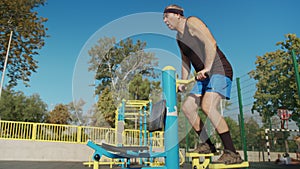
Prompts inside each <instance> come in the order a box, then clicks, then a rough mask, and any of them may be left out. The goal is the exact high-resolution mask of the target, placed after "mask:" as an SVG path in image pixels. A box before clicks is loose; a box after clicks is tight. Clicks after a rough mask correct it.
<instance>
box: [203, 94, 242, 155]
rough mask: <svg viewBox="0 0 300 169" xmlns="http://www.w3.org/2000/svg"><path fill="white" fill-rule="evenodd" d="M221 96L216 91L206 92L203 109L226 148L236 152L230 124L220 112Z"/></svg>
mask: <svg viewBox="0 0 300 169" xmlns="http://www.w3.org/2000/svg"><path fill="white" fill-rule="evenodd" d="M221 98H222V97H221V96H220V95H219V94H218V93H215V92H206V93H205V95H204V96H203V99H202V110H203V111H204V113H205V114H206V115H207V117H208V118H209V119H210V121H211V122H212V124H213V126H214V127H215V128H216V130H217V132H218V134H219V135H220V138H221V140H222V142H223V145H224V148H225V149H227V150H230V151H232V152H236V150H235V148H234V145H233V142H232V139H231V136H230V132H229V128H228V125H227V123H226V121H225V119H224V117H223V116H222V115H221V113H220V112H219V105H220V100H221Z"/></svg>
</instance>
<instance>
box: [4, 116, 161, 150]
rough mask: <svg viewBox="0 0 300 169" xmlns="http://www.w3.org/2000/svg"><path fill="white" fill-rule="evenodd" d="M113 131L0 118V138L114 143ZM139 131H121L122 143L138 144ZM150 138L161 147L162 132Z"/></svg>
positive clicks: (112, 129)
mask: <svg viewBox="0 0 300 169" xmlns="http://www.w3.org/2000/svg"><path fill="white" fill-rule="evenodd" d="M115 132H116V130H115V129H114V128H102V127H89V126H75V125H58V124H48V123H31V122H17V121H4V120H0V139H11V140H35V141H46V142H67V143H79V144H85V143H86V142H87V141H88V140H89V139H90V140H93V141H94V142H96V143H101V142H105V143H109V144H115ZM139 133H140V131H139V130H130V129H125V130H124V131H123V133H122V135H123V141H124V145H136V146H138V145H140V140H144V138H142V139H140V138H139V136H140V134H139ZM148 138H149V135H148ZM151 140H152V145H153V146H154V147H162V145H163V132H154V134H153V137H152V139H151ZM148 145H149V142H148Z"/></svg>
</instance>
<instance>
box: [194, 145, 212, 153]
mask: <svg viewBox="0 0 300 169" xmlns="http://www.w3.org/2000/svg"><path fill="white" fill-rule="evenodd" d="M216 152H217V150H216V148H215V146H211V147H210V146H209V145H208V144H207V143H201V144H199V145H198V147H197V148H196V149H195V150H194V151H193V152H192V153H199V154H210V153H216Z"/></svg>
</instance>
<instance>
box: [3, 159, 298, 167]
mask: <svg viewBox="0 0 300 169" xmlns="http://www.w3.org/2000/svg"><path fill="white" fill-rule="evenodd" d="M115 168H118V167H114V169H115ZM0 169H92V167H90V168H89V167H87V166H84V165H83V164H82V163H81V162H29V161H26V162H21V161H0ZM100 169H109V166H101V167H100ZM181 169H192V166H191V164H184V166H182V167H181ZM249 169H300V165H277V164H274V163H272V162H271V163H269V162H262V163H250V167H249Z"/></svg>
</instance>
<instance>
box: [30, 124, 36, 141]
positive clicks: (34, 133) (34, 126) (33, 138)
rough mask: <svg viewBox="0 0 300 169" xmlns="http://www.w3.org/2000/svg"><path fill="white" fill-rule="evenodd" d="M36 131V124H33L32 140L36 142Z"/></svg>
mask: <svg viewBox="0 0 300 169" xmlns="http://www.w3.org/2000/svg"><path fill="white" fill-rule="evenodd" d="M36 131H37V124H33V127H32V138H31V139H32V140H36Z"/></svg>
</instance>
